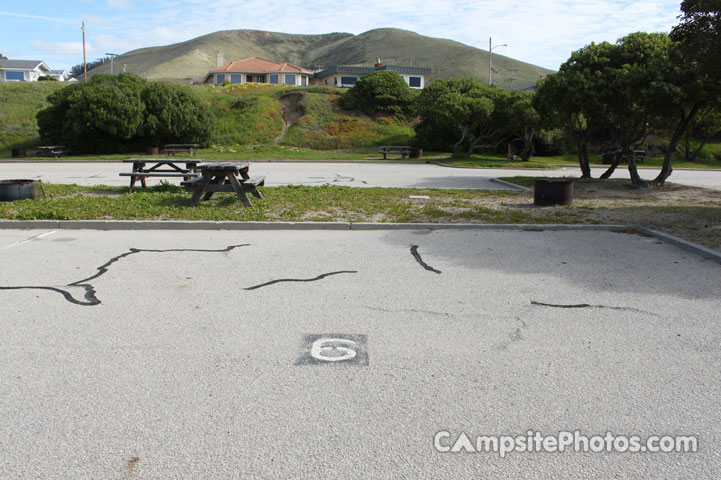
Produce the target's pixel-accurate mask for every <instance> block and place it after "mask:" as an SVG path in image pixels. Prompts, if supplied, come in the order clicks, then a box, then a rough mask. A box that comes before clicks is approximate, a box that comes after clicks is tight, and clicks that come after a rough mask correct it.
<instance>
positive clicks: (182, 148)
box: [163, 143, 200, 156]
mask: <svg viewBox="0 0 721 480" xmlns="http://www.w3.org/2000/svg"><path fill="white" fill-rule="evenodd" d="M199 147H200V145H198V144H197V143H169V144H167V145H165V146H164V147H163V151H164V152H165V153H166V154H167V155H168V156H170V155H173V156H175V154H176V153H181V152H182V153H189V154H191V155H195V151H196V150H197V149H198V148H199Z"/></svg>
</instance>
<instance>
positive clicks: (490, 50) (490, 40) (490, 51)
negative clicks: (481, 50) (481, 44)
mask: <svg viewBox="0 0 721 480" xmlns="http://www.w3.org/2000/svg"><path fill="white" fill-rule="evenodd" d="M507 46H508V45H506V44H505V43H503V44H501V45H496V47H495V48H499V47H507ZM492 58H493V38H492V37H488V85H492V83H491V72H492V71H493V70H491V69H492V68H493V63H492V62H491V59H492Z"/></svg>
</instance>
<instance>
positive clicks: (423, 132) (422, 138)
mask: <svg viewBox="0 0 721 480" xmlns="http://www.w3.org/2000/svg"><path fill="white" fill-rule="evenodd" d="M500 94H501V91H500V89H498V88H496V87H489V86H488V85H486V84H485V83H484V82H481V81H480V80H477V79H473V78H455V79H450V80H436V81H434V82H431V83H430V84H429V85H427V86H426V88H424V89H423V91H422V92H421V94H420V95H419V96H418V98H417V100H416V104H415V110H416V112H417V113H418V114H419V115H420V117H421V122H420V123H419V124H418V125H417V126H416V139H417V142H418V144H419V145H420V146H422V147H423V148H427V149H432V150H446V151H447V150H452V151H453V154H454V155H456V154H457V152H458V150H459V149H460V148H461V147H465V148H466V151H467V153H468V154H469V155H470V154H472V153H473V152H474V151H475V150H476V149H478V148H480V147H482V146H484V145H489V144H490V143H491V142H493V140H494V139H497V137H498V136H499V135H500V134H501V133H502V131H503V129H502V128H501V127H500V126H499V125H497V124H496V123H495V122H494V118H493V111H494V103H495V98H496V97H497V96H498V95H500ZM482 142H486V143H485V144H484V143H482Z"/></svg>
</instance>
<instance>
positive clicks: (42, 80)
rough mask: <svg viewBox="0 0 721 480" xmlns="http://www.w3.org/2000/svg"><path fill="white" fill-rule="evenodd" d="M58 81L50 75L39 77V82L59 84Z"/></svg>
mask: <svg viewBox="0 0 721 480" xmlns="http://www.w3.org/2000/svg"><path fill="white" fill-rule="evenodd" d="M57 81H58V79H57V78H55V77H51V76H50V75H41V76H39V77H38V82H57Z"/></svg>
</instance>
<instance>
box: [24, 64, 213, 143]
mask: <svg viewBox="0 0 721 480" xmlns="http://www.w3.org/2000/svg"><path fill="white" fill-rule="evenodd" d="M48 101H49V102H50V107H48V108H46V109H44V110H41V111H40V112H38V114H37V121H38V128H39V131H40V136H41V138H42V139H43V142H48V143H55V144H64V145H67V146H68V147H70V149H72V150H73V151H75V152H78V153H117V152H126V151H133V150H137V149H140V148H142V147H145V146H155V145H159V144H160V143H180V142H182V143H199V144H203V145H207V144H208V143H209V141H210V135H211V132H212V128H213V117H212V114H211V113H210V111H209V110H208V109H207V107H205V106H204V105H203V104H202V103H201V102H199V101H198V100H196V99H195V98H194V97H193V96H192V95H191V93H190V91H189V90H188V89H187V88H183V87H179V86H175V85H167V84H162V83H157V82H147V81H146V80H144V79H142V78H140V77H137V76H135V75H131V74H124V73H121V74H120V75H105V74H98V75H94V76H93V77H92V78H91V79H90V80H89V81H88V82H84V83H78V84H74V85H71V86H68V87H65V88H63V89H61V90H57V91H56V92H54V93H52V94H51V95H49V96H48Z"/></svg>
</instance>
